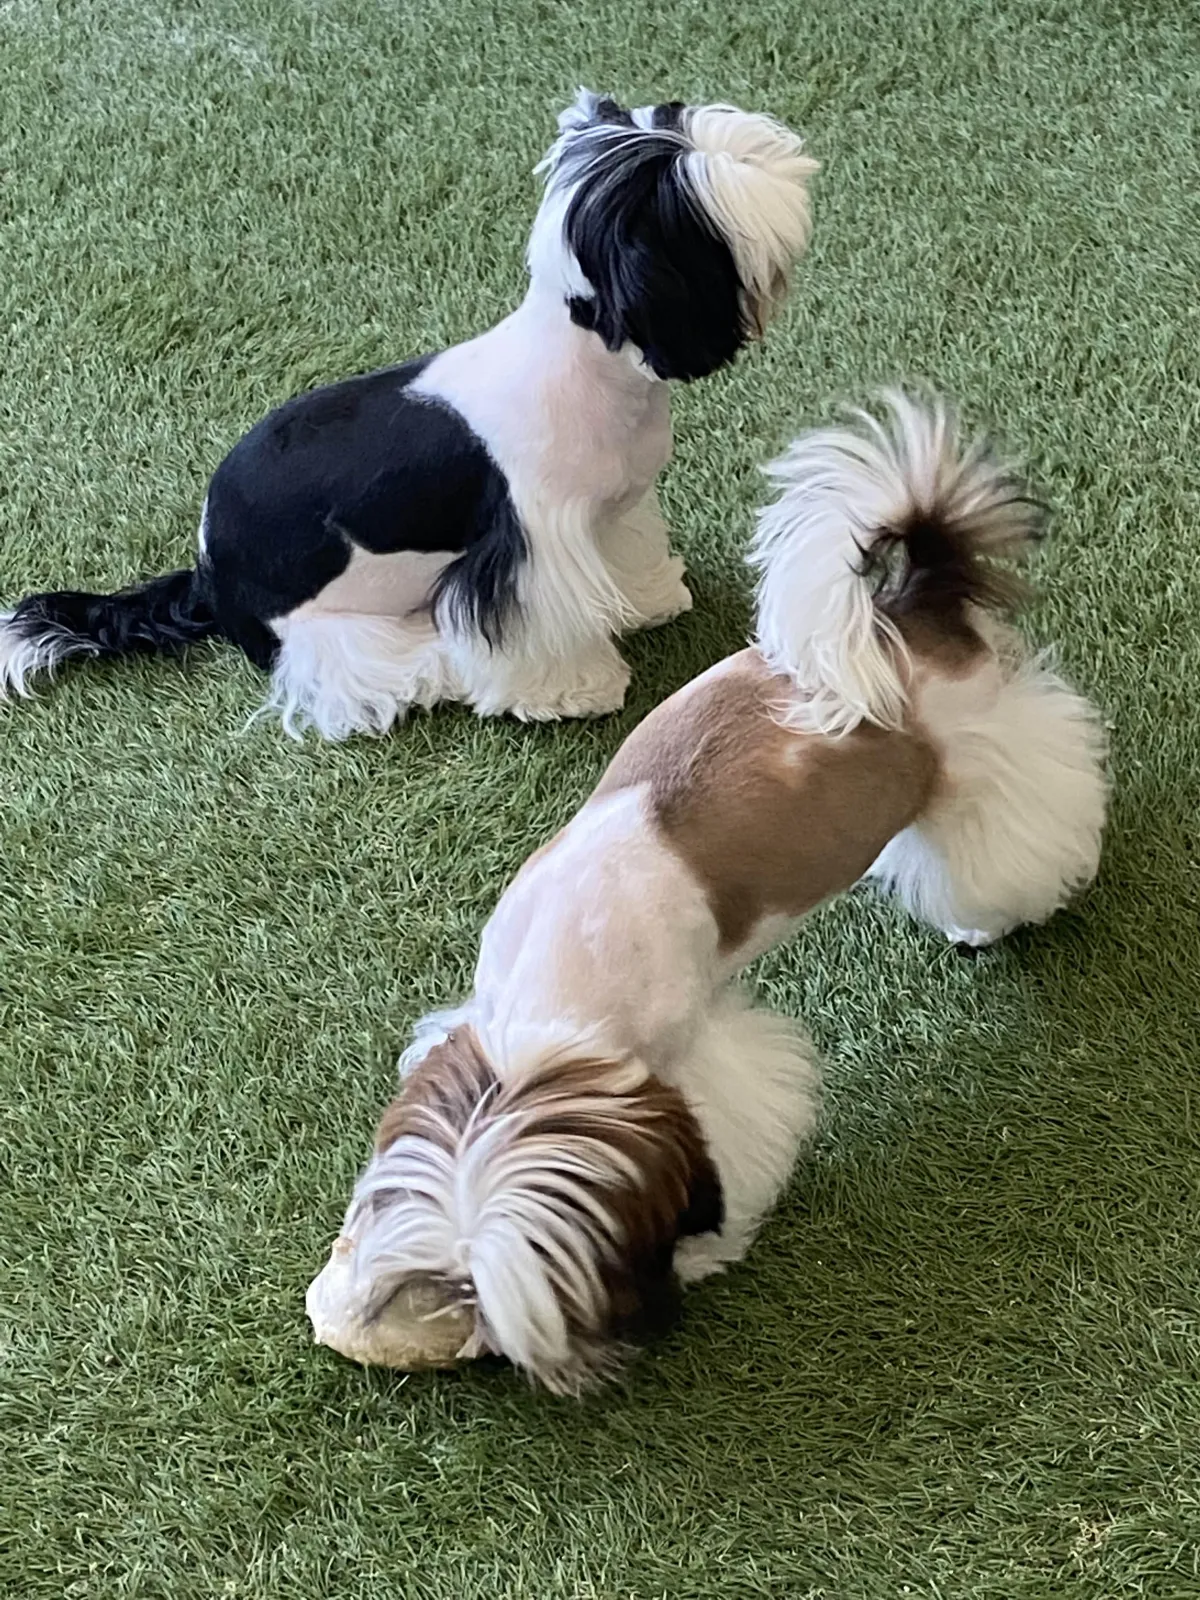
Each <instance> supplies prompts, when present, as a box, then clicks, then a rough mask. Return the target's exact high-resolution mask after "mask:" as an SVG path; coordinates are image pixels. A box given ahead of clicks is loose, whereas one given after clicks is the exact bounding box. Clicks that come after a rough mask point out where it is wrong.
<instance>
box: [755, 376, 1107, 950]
mask: <svg viewBox="0 0 1200 1600" xmlns="http://www.w3.org/2000/svg"><path fill="white" fill-rule="evenodd" d="M769 473H770V476H771V477H773V478H774V479H775V480H776V481H777V482H778V483H779V484H780V485H781V486H782V491H781V494H780V496H779V498H778V499H777V500H776V501H775V503H774V504H772V505H771V506H769V507H768V508H767V509H766V510H765V511H764V512H763V513H762V515H761V517H760V521H759V528H758V533H757V536H756V539H755V542H754V546H753V549H752V553H751V560H752V562H753V563H754V564H755V565H756V566H757V567H758V568H759V571H760V574H761V577H760V583H759V590H758V642H759V649H760V651H761V652H762V654H763V656H764V657H765V659H766V661H767V663H768V664H769V665H770V666H771V668H772V669H773V670H774V671H775V672H777V673H779V674H781V675H783V676H785V677H787V678H788V679H790V680H791V682H792V683H793V685H794V686H795V691H796V692H795V695H794V698H793V699H792V701H791V703H790V705H789V707H788V709H787V711H786V720H787V722H788V723H789V725H790V726H792V727H794V728H795V729H796V730H797V731H798V732H804V733H814V734H825V735H832V736H835V737H845V736H847V735H849V734H852V733H853V732H854V730H856V729H858V728H860V727H862V726H863V725H875V726H877V727H880V728H884V729H892V730H897V731H898V730H901V729H906V730H909V731H914V732H916V731H921V732H924V734H925V735H926V736H927V737H928V738H929V740H930V741H931V742H932V744H933V746H934V748H935V750H936V751H937V753H938V757H939V762H940V774H939V779H938V782H937V784H936V786H935V789H934V792H933V796H932V799H931V800H930V802H929V803H928V805H927V806H926V808H925V809H924V811H923V812H922V814H921V815H920V816H919V817H918V818H917V820H916V821H915V822H914V823H912V824H911V825H910V826H908V827H906V828H905V829H904V830H903V831H902V832H900V833H899V834H897V836H896V837H895V838H894V839H893V840H892V841H891V842H890V843H889V844H888V845H887V846H886V848H885V849H884V850H883V852H882V854H881V855H880V857H879V859H878V860H877V861H876V863H875V865H874V866H873V867H872V869H871V873H872V876H874V877H875V878H877V879H879V880H881V881H882V882H883V883H884V884H885V885H886V886H887V887H889V888H891V889H892V890H893V891H894V892H895V893H896V894H897V896H898V897H899V898H900V900H901V901H902V902H903V903H904V904H905V905H906V906H907V907H908V909H909V910H910V911H912V912H913V913H914V914H915V915H917V916H920V917H922V918H924V919H926V920H927V921H929V922H931V923H933V924H934V925H935V926H937V927H939V928H941V929H943V930H944V931H945V933H946V934H947V935H948V936H949V937H950V938H952V939H954V940H955V941H956V942H960V943H961V942H965V943H967V944H970V945H985V944H990V943H991V942H992V941H994V940H995V939H998V938H1000V937H1001V936H1002V935H1003V934H1005V933H1007V932H1008V931H1009V930H1010V929H1011V928H1013V927H1016V926H1017V925H1018V924H1020V923H1023V922H1041V921H1043V920H1044V919H1045V918H1047V917H1049V916H1050V915H1051V914H1052V913H1053V912H1054V911H1056V910H1058V909H1059V907H1060V906H1062V905H1063V904H1064V903H1065V902H1066V901H1067V900H1068V899H1069V897H1070V896H1071V895H1072V894H1073V893H1074V892H1075V891H1077V890H1078V889H1080V888H1082V887H1083V886H1084V885H1085V884H1087V883H1088V882H1090V881H1091V879H1092V878H1093V876H1094V875H1095V872H1096V868H1097V864H1098V861H1099V853H1100V839H1101V833H1102V831H1103V826H1104V814H1105V800H1106V784H1105V778H1104V765H1103V758H1104V738H1103V732H1102V728H1101V724H1100V720H1099V717H1098V715H1097V713H1096V711H1095V709H1094V708H1093V707H1092V706H1091V705H1089V703H1088V702H1087V701H1086V700H1084V699H1082V698H1081V697H1080V696H1079V695H1077V694H1076V693H1075V692H1074V691H1073V690H1072V689H1071V688H1070V687H1069V686H1068V685H1067V684H1066V683H1065V682H1064V681H1063V679H1062V678H1061V677H1060V676H1059V675H1058V674H1057V673H1056V672H1055V671H1054V670H1053V669H1052V668H1051V667H1050V666H1049V665H1048V664H1047V662H1046V660H1045V659H1044V658H1043V657H1041V656H1037V655H1031V654H1030V653H1029V652H1028V650H1027V648H1026V646H1025V644H1024V642H1023V641H1022V639H1021V638H1020V636H1019V635H1018V634H1016V633H1015V632H1014V631H1012V630H1011V628H1009V627H1008V626H1007V622H1006V613H1008V612H1009V611H1010V610H1011V609H1012V608H1013V606H1014V605H1015V603H1016V601H1017V600H1018V599H1019V597H1020V594H1021V592H1022V585H1021V584H1020V582H1019V580H1018V578H1017V576H1016V574H1015V572H1014V570H1013V567H1012V564H1013V563H1016V562H1019V561H1020V560H1021V559H1022V558H1023V556H1024V555H1025V554H1026V552H1027V550H1028V547H1029V545H1030V543H1031V541H1032V540H1033V539H1035V538H1036V537H1037V536H1038V534H1039V532H1040V522H1041V508H1040V507H1039V506H1038V505H1037V504H1036V502H1034V501H1033V500H1032V499H1031V498H1030V497H1029V495H1028V492H1027V491H1026V489H1025V488H1024V486H1023V484H1022V483H1021V482H1020V480H1019V479H1018V478H1017V477H1016V476H1015V475H1014V474H1013V472H1012V471H1011V470H1010V469H1009V468H1008V467H1007V466H1006V465H1005V464H1004V462H1003V461H1002V460H1001V459H1000V458H999V457H998V456H997V455H996V454H995V453H994V452H993V451H992V450H991V449H990V447H989V446H988V445H987V443H986V442H984V441H982V440H976V441H975V442H973V443H965V442H964V441H963V440H962V438H961V436H960V434H959V431H958V427H957V424H956V422H955V419H954V418H953V416H952V415H951V414H950V412H949V411H948V409H947V408H946V406H945V405H944V404H943V403H942V402H940V401H936V400H931V401H927V402H926V401H918V400H914V399H913V398H911V397H909V396H906V395H903V394H899V393H890V394H888V395H886V396H885V407H884V417H883V420H882V421H879V420H877V419H876V418H874V417H872V416H870V415H868V414H866V413H863V412H860V413H857V414H856V416H855V418H854V420H853V422H852V424H851V425H850V426H847V427H840V428H826V429H818V430H814V431H813V432H810V433H808V434H805V435H803V436H801V438H799V439H798V440H797V441H796V442H795V443H794V444H793V445H792V447H791V449H790V450H789V451H788V452H787V453H786V454H785V455H784V456H783V457H782V458H781V459H780V460H779V461H777V462H776V463H775V464H774V465H773V466H772V467H771V468H770V469H769ZM997 561H1000V562H1005V563H1008V565H997Z"/></svg>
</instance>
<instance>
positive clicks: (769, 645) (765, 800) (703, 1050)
mask: <svg viewBox="0 0 1200 1600" xmlns="http://www.w3.org/2000/svg"><path fill="white" fill-rule="evenodd" d="M770 472H771V474H772V476H773V477H774V478H775V480H776V481H777V482H778V484H779V485H780V489H781V492H780V494H779V497H778V499H777V500H776V501H775V503H774V504H772V505H771V506H769V507H768V508H767V509H766V510H765V511H763V512H762V514H761V517H760V521H759V527H758V533H757V537H756V539H755V542H754V545H753V549H752V561H753V563H754V564H755V566H756V567H757V568H758V570H759V573H760V581H759V587H758V627H757V644H756V645H755V647H754V648H751V649H747V650H744V651H742V652H741V653H740V654H737V655H734V656H731V657H730V658H729V659H727V660H725V661H722V662H720V663H719V664H718V665H717V666H714V667H712V668H711V669H710V670H709V671H707V672H705V673H704V674H703V675H702V676H701V677H699V678H697V679H695V680H694V681H693V682H692V683H690V684H688V685H687V686H686V687H685V688H683V689H681V690H680V691H679V692H678V693H677V694H675V695H673V696H672V697H671V698H670V699H669V700H667V701H665V702H664V703H663V704H662V705H661V706H659V707H658V708H657V710H655V711H654V712H652V713H651V715H650V716H649V717H647V718H646V720H645V721H644V722H643V723H641V725H640V726H639V727H638V728H637V729H635V730H634V732H633V733H632V734H631V735H630V737H629V738H628V739H627V740H626V742H625V744H624V745H623V746H622V748H621V749H620V751H619V752H618V753H617V755H616V757H615V759H614V760H613V762H612V764H611V766H610V767H609V769H608V771H607V772H606V773H605V775H604V777H603V778H602V780H601V782H600V784H599V786H598V787H597V789H596V790H595V792H594V793H593V795H592V796H591V798H590V799H589V800H588V801H587V803H586V804H585V805H584V806H583V808H582V810H580V811H579V813H578V814H577V815H576V817H575V818H574V820H573V821H572V822H571V823H570V824H569V825H568V826H567V827H566V828H564V829H563V831H562V832H561V833H560V834H559V835H558V836H557V838H555V839H553V840H552V841H550V842H549V843H548V844H546V845H544V846H543V847H542V848H541V849H540V850H539V851H538V852H537V853H536V854H535V855H534V856H533V857H532V858H531V859H530V860H529V861H528V862H527V863H526V865H525V866H524V868H523V869H522V870H521V872H520V873H519V874H518V876H517V878H516V880H515V881H514V883H513V884H512V885H511V887H510V888H509V889H508V890H507V892H506V893H505V894H504V896H503V897H502V899H501V900H500V903H499V905H498V906H497V908H496V911H495V913H494V915H493V916H492V918H491V920H490V921H489V922H488V924H487V927H486V928H485V929H484V932H483V937H482V943H481V948H480V953H479V960H478V966H477V969H476V974H475V987H474V992H473V994H472V995H471V997H470V999H469V1000H468V1001H467V1002H466V1003H465V1004H464V1005H463V1006H461V1007H460V1008H458V1009H457V1010H456V1011H454V1012H452V1013H444V1014H441V1015H435V1016H433V1017H431V1018H429V1019H427V1021H426V1023H425V1024H423V1025H422V1026H421V1027H420V1028H419V1030H418V1035H417V1039H416V1042H415V1043H414V1045H413V1046H412V1047H411V1048H410V1050H409V1051H408V1053H407V1056H406V1058H405V1062H404V1063H403V1065H404V1067H405V1068H406V1069H407V1071H406V1074H405V1075H404V1076H403V1078H402V1082H401V1086H400V1092H399V1094H398V1096H397V1098H396V1099H395V1101H394V1102H393V1103H392V1105H391V1106H390V1107H389V1108H388V1110H387V1111H386V1112H385V1114H384V1117H383V1121H382V1123H381V1125H380V1128H379V1133H378V1138H377V1141H376V1147H375V1152H374V1154H373V1156H372V1158H371V1160H370V1162H369V1163H368V1165H367V1167H366V1169H365V1171H364V1172H363V1174H362V1177H361V1178H360V1180H359V1182H358V1186H357V1188H356V1190H355V1193H354V1197H353V1200H352V1201H351V1204H350V1207H349V1210H348V1212H347V1214H346V1219H345V1222H344V1225H343V1230H342V1235H341V1237H340V1238H339V1240H338V1242H337V1243H336V1244H335V1246H334V1251H333V1255H332V1257H331V1260H330V1263H329V1265H328V1266H327V1267H326V1268H325V1270H324V1271H323V1272H322V1273H321V1274H320V1276H319V1277H318V1278H317V1279H316V1280H315V1281H314V1283H313V1285H312V1286H311V1288H310V1290H309V1301H308V1305H309V1312H310V1316H311V1318H312V1321H313V1325H314V1331H315V1334H316V1337H317V1338H318V1339H320V1340H322V1341H324V1342H326V1343H329V1344H331V1345H333V1346H334V1347H335V1348H336V1349H338V1350H341V1351H342V1352H343V1353H345V1354H347V1355H349V1356H352V1357H355V1358H357V1359H360V1360H364V1361H380V1362H385V1363H389V1364H392V1365H401V1366H420V1365H431V1364H439V1363H447V1362H450V1361H453V1360H457V1359H461V1358H465V1357H469V1356H472V1355H476V1354H479V1353H482V1352H485V1351H486V1352H495V1353H498V1354H501V1355H504V1356H507V1357H508V1358H509V1359H510V1360H511V1361H512V1362H514V1363H515V1364H516V1365H517V1366H519V1367H522V1368H524V1369H525V1370H526V1371H527V1372H528V1373H529V1374H530V1375H531V1376H532V1377H533V1378H534V1379H536V1380H537V1381H539V1382H541V1383H542V1384H544V1385H545V1386H547V1387H548V1388H549V1389H551V1390H554V1391H556V1392H568V1393H575V1392H578V1391H579V1390H580V1389H581V1388H583V1387H585V1386H586V1385H587V1384H589V1383H590V1382H591V1381H593V1380H595V1379H597V1378H599V1377H602V1376H603V1375H604V1374H606V1373H608V1372H609V1371H610V1370H612V1368H613V1367H614V1366H615V1364H616V1362H617V1361H618V1359H619V1357H620V1354H621V1352H622V1350H623V1348H624V1347H625V1344H626V1341H627V1338H628V1335H629V1333H630V1332H631V1331H633V1330H635V1329H636V1327H637V1325H638V1322H639V1319H640V1318H642V1317H643V1316H644V1315H645V1314H646V1313H648V1312H649V1313H653V1312H654V1311H655V1310H656V1309H658V1308H660V1307H661V1306H662V1305H663V1304H664V1303H665V1302H666V1301H667V1300H668V1299H669V1291H670V1287H671V1283H672V1281H673V1279H679V1280H683V1281H686V1280H689V1279H694V1278H698V1277H701V1276H703V1275H704V1274H705V1273H708V1272H711V1271H713V1270H714V1269H716V1268H718V1267H720V1266H721V1265H722V1264H723V1263H726V1262H729V1261H733V1260H736V1259H738V1258H739V1257H740V1256H741V1255H742V1254H743V1253H744V1251H745V1250H746V1248H747V1245H748V1244H749V1242H750V1240H751V1238H752V1236H753V1234H754V1231H755V1228H756V1227H757V1225H758V1222H759V1219H760V1218H761V1217H762V1215H763V1213H764V1212H765V1211H766V1210H767V1209H768V1208H769V1207H770V1205H771V1204H772V1202H773V1201H774V1199H775V1197H776V1196H777V1194H778V1193H779V1191H780V1189H781V1188H782V1186H783V1184H784V1183H785V1181H786V1179H787V1176H788V1173H789V1171H790V1169H791V1166H792V1162H793V1158H794V1156H795V1153H796V1150H797V1148H798V1146H799V1144H800V1142H801V1140H802V1139H803V1138H804V1136H805V1135H806V1134H807V1133H808V1132H809V1130H810V1128H811V1126H812V1122H813V1114H814V1086H815V1072H814V1067H813V1063H812V1060H811V1057H810V1055H809V1053H808V1051H807V1049H806V1047H805V1045H804V1042H803V1040H802V1039H801V1038H800V1037H799V1035H798V1034H796V1033H794V1032H793V1031H792V1029H791V1027H790V1025H789V1024H788V1023H787V1022H785V1021H784V1020H783V1019H781V1018H779V1017H776V1016H773V1015H770V1014H769V1013H766V1012H763V1011H761V1010H756V1009H752V1008H750V1007H748V1006H747V1005H746V1003H745V1002H744V1001H743V1000H742V999H741V998H740V996H739V994H738V991H737V989H736V988H735V987H734V986H733V985H734V979H735V977H736V975H737V973H738V972H739V971H740V970H741V969H742V968H743V967H745V965H746V964H747V963H748V962H750V961H752V960H753V959H754V958H755V957H756V956H758V955H760V954H762V953H763V952H764V951H765V950H767V949H768V948H769V947H770V946H772V945H773V944H775V943H776V942H777V941H779V940H781V939H783V938H785V937H786V936H787V934H788V932H789V931H790V930H791V929H793V928H794V927H795V925H796V923H797V920H798V919H799V918H801V917H803V916H804V915H805V914H806V913H807V912H809V911H810V910H812V908H813V907H815V906H817V905H819V904H820V903H821V902H822V901H823V900H825V899H827V898H829V897H830V896H831V895H835V894H837V893H839V892H840V891H842V890H844V889H847V888H848V887H849V886H850V885H851V884H853V883H855V882H856V881H857V880H858V879H860V878H862V877H864V876H869V877H872V878H874V879H876V880H878V882H880V883H881V884H883V885H884V886H886V887H888V888H890V889H891V890H893V891H894V892H895V893H896V894H897V895H898V896H899V898H900V900H901V901H902V902H903V904H904V905H905V906H907V907H908V908H909V910H911V911H912V912H913V913H914V914H915V915H917V916H919V917H921V918H924V919H925V920H926V921H928V922H930V923H932V924H933V925H934V926H935V927H937V928H939V929H941V930H942V931H943V932H944V933H945V934H946V935H947V936H948V937H949V938H950V939H952V940H954V941H956V942H958V943H966V944H967V945H971V946H979V945H985V944H988V943H990V942H991V941H993V940H996V939H999V938H1000V937H1001V936H1002V935H1004V934H1005V933H1007V932H1008V931H1009V930H1010V929H1012V928H1015V927H1016V926H1017V925H1018V924H1021V923H1026V922H1040V921H1042V920H1043V919H1045V918H1046V917H1048V916H1050V915H1051V913H1052V912H1054V911H1055V910H1056V909H1057V908H1058V907H1060V906H1062V905H1063V904H1064V903H1065V901H1066V900H1067V899H1068V898H1069V897H1070V896H1071V895H1072V894H1073V893H1074V892H1075V891H1076V890H1078V889H1079V888H1081V887H1082V886H1083V885H1085V884H1087V883H1088V882H1089V881H1090V880H1091V878H1092V876H1093V875H1094V873H1095V871H1096V867H1097V862H1098V857H1099V850H1100V839H1101V832H1102V828H1103V824H1104V817H1105V805H1106V784H1105V777H1104V770H1103V736H1102V731H1101V726H1100V722H1099V719H1098V717H1097V714H1096V712H1095V711H1094V710H1093V709H1092V707H1091V706H1090V705H1089V704H1088V703H1087V702H1086V701H1085V700H1083V699H1082V698H1081V697H1080V696H1079V695H1077V694H1075V693H1074V692H1073V691H1072V690H1071V689H1070V688H1069V687H1068V686H1067V685H1066V683H1064V681H1063V680H1062V679H1061V678H1060V677H1059V676H1058V674H1057V673H1056V672H1055V671H1053V670H1052V668H1051V667H1050V666H1049V665H1048V664H1047V663H1046V662H1045V660H1044V659H1043V658H1042V657H1040V656H1037V655H1031V654H1030V653H1028V652H1027V650H1026V649H1025V647H1024V645H1023V644H1022V642H1021V640H1020V638H1019V637H1018V636H1017V634H1015V633H1014V632H1012V631H1011V630H1010V629H1009V628H1008V627H1007V626H1006V624H1005V622H1004V621H1003V620H1002V618H1003V613H1004V612H1005V611H1006V610H1008V609H1009V608H1010V605H1011V603H1012V601H1013V599H1014V598H1015V587H1014V581H1013V577H1012V574H1011V571H1010V570H1007V569H1006V567H1005V566H1004V565H1003V564H1001V565H997V560H999V561H1000V562H1001V563H1003V562H1005V561H1009V562H1011V561H1012V559H1013V558H1018V557H1020V556H1021V555H1022V554H1023V552H1024V549H1025V547H1026V545H1027V544H1028V542H1029V541H1030V539H1031V538H1032V537H1033V536H1034V534H1035V533H1036V532H1037V531H1038V508H1037V507H1036V506H1035V504H1034V503H1033V502H1032V501H1031V500H1030V499H1029V497H1028V496H1027V494H1026V492H1025V491H1024V489H1023V488H1022V486H1021V484H1020V483H1019V482H1018V481H1017V479H1016V478H1015V477H1014V476H1013V474H1012V473H1011V472H1010V471H1009V470H1008V469H1007V468H1006V467H1005V466H1004V464H1003V463H1002V462H1001V461H1000V460H998V459H997V457H996V456H995V455H994V454H992V452H991V451H990V450H989V448H988V447H987V446H986V445H985V444H983V443H975V444H964V443H963V442H962V440H961V439H960V436H959V433H958V431H957V428H956V424H955V422H954V421H953V419H952V417H951V416H950V414H949V412H948V410H947V408H946V407H945V406H944V405H943V404H942V403H940V402H937V401H918V400H914V399H912V398H909V397H906V396H904V395H901V394H893V395H890V396H889V397H887V399H886V403H885V412H884V417H883V420H882V421H879V420H876V419H875V418H873V417H871V416H868V415H866V414H865V413H860V414H858V416H857V420H856V421H854V422H853V423H851V424H850V425H849V426H846V427H835V428H826V429H821V430H818V431H815V432H812V433H809V434H807V435H805V436H803V437H801V438H800V439H799V440H797V441H796V443H794V444H793V445H792V447H791V449H790V450H789V451H788V452H787V453H786V454H785V455H784V456H783V458H782V459H781V460H780V461H778V462H777V463H776V464H775V465H774V467H772V468H771V469H770Z"/></svg>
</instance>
